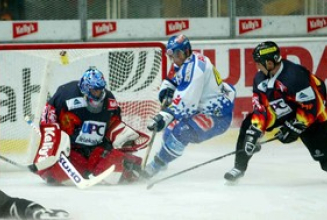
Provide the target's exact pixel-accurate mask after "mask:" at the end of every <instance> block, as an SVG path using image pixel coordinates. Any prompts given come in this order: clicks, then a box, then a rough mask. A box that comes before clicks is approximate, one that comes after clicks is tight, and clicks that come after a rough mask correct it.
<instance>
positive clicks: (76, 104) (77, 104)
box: [66, 97, 87, 111]
mask: <svg viewBox="0 0 327 220" xmlns="http://www.w3.org/2000/svg"><path fill="white" fill-rule="evenodd" d="M66 105H67V108H68V111H71V110H73V109H77V108H83V107H86V106H87V103H86V101H85V99H84V98H83V97H76V98H72V99H68V100H66Z"/></svg>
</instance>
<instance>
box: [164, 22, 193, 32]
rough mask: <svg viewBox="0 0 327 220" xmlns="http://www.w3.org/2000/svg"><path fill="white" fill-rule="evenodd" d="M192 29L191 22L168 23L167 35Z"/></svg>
mask: <svg viewBox="0 0 327 220" xmlns="http://www.w3.org/2000/svg"><path fill="white" fill-rule="evenodd" d="M189 27H190V21H189V20H174V21H166V35H171V34H175V33H178V32H181V31H183V30H187V29H189Z"/></svg>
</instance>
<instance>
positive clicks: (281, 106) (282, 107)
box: [269, 99, 293, 118]
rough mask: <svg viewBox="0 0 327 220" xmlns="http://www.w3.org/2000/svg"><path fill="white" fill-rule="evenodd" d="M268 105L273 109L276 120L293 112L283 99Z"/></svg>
mask: <svg viewBox="0 0 327 220" xmlns="http://www.w3.org/2000/svg"><path fill="white" fill-rule="evenodd" d="M269 104H270V106H271V107H272V108H273V109H274V111H275V114H276V117H277V118H281V117H283V116H285V115H287V114H289V113H291V112H292V111H293V110H292V109H291V107H290V106H289V105H288V104H287V103H285V100H284V99H277V100H274V101H272V102H270V103H269Z"/></svg>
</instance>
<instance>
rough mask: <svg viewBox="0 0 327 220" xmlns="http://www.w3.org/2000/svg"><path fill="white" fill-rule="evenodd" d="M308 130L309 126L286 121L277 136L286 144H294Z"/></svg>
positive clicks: (295, 121)
mask: <svg viewBox="0 0 327 220" xmlns="http://www.w3.org/2000/svg"><path fill="white" fill-rule="evenodd" d="M306 128H307V126H305V125H304V124H303V123H302V122H299V121H297V120H294V121H291V122H289V121H285V122H284V125H283V126H282V127H281V128H280V130H279V131H278V132H277V134H276V136H278V139H279V140H280V142H282V143H284V144H288V143H292V142H294V141H296V140H297V139H298V138H299V136H300V135H301V134H302V132H303V131H304V130H305V129H306Z"/></svg>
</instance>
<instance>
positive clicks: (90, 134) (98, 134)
mask: <svg viewBox="0 0 327 220" xmlns="http://www.w3.org/2000/svg"><path fill="white" fill-rule="evenodd" d="M105 131H106V123H105V122H99V121H84V123H83V126H82V129H81V131H80V133H79V135H78V137H77V138H76V141H75V142H76V143H78V144H83V145H86V146H95V145H97V144H99V143H101V142H102V141H103V137H104V134H105Z"/></svg>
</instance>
